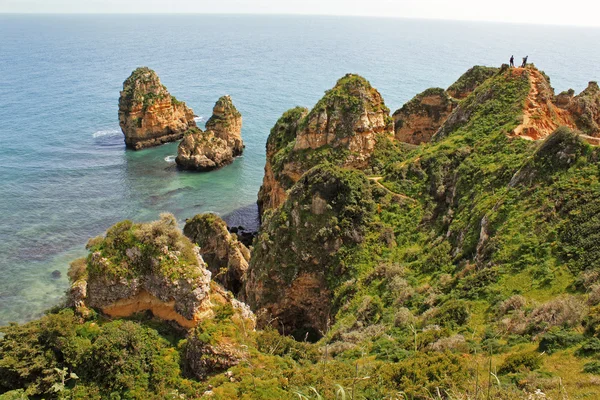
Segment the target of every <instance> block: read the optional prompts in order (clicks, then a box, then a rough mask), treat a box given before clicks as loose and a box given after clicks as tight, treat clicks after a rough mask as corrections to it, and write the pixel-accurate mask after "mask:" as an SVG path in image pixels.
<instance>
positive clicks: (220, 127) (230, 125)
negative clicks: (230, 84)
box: [175, 96, 244, 171]
mask: <svg viewBox="0 0 600 400" xmlns="http://www.w3.org/2000/svg"><path fill="white" fill-rule="evenodd" d="M243 151H244V143H243V141H242V115H241V114H240V113H239V111H238V110H237V109H236V108H235V106H234V105H233V103H232V101H231V97H229V96H223V97H221V98H220V99H219V100H218V101H217V103H216V104H215V107H214V109H213V115H212V116H211V117H210V119H209V120H208V121H207V122H206V131H202V130H200V129H199V128H192V129H190V130H188V131H187V132H185V135H184V138H183V140H182V142H181V143H180V144H179V147H178V149H177V157H176V159H175V162H176V163H177V165H178V166H179V167H180V168H183V169H189V170H196V171H210V170H213V169H217V168H220V167H223V166H225V165H227V164H231V163H232V162H233V159H234V158H235V157H237V156H239V155H240V154H242V152H243Z"/></svg>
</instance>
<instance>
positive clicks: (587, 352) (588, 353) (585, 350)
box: [575, 337, 600, 357]
mask: <svg viewBox="0 0 600 400" xmlns="http://www.w3.org/2000/svg"><path fill="white" fill-rule="evenodd" d="M575 354H577V355H578V356H583V357H593V356H595V355H600V339H598V338H596V337H593V338H591V339H588V340H587V341H586V342H585V343H583V344H582V345H581V347H580V348H579V349H578V350H577V352H576V353H575Z"/></svg>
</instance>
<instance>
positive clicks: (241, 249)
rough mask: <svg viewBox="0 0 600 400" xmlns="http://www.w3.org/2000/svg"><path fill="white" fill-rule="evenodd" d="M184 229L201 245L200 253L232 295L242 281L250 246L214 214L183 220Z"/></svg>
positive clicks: (242, 283)
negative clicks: (245, 244) (240, 239)
mask: <svg viewBox="0 0 600 400" xmlns="http://www.w3.org/2000/svg"><path fill="white" fill-rule="evenodd" d="M183 233H184V234H185V235H186V236H187V237H188V238H190V240H191V241H192V242H194V243H196V244H197V245H198V246H199V247H200V254H201V255H202V258H203V259H204V261H205V262H206V264H207V265H208V269H209V271H210V272H212V277H213V280H215V281H217V282H219V283H220V284H221V285H223V286H224V287H225V289H227V290H230V291H231V292H232V293H234V294H235V295H238V294H240V291H241V290H242V289H243V285H244V282H245V278H246V277H245V275H246V271H247V270H248V262H249V261H250V250H248V248H247V247H246V246H244V245H243V244H242V243H241V242H239V241H238V239H237V237H236V235H235V234H231V233H229V231H228V230H227V224H226V223H225V221H223V220H222V219H221V218H219V217H218V216H216V215H215V214H199V215H196V216H195V217H193V218H191V219H189V220H187V221H186V224H185V227H184V228H183Z"/></svg>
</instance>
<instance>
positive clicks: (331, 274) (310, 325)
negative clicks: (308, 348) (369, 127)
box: [245, 165, 374, 339]
mask: <svg viewBox="0 0 600 400" xmlns="http://www.w3.org/2000/svg"><path fill="white" fill-rule="evenodd" d="M373 208H374V204H373V202H372V201H371V191H370V184H369V182H368V180H367V179H366V178H365V177H364V176H363V175H362V174H361V173H359V172H356V171H352V170H346V169H341V168H337V167H334V166H331V165H320V166H317V167H315V168H313V169H311V170H310V171H308V172H307V173H306V174H304V175H303V176H302V178H301V179H300V180H299V181H298V182H297V183H296V184H295V185H294V186H293V187H292V189H291V190H290V192H289V197H288V198H287V199H286V201H285V202H284V203H283V204H282V205H281V207H279V208H278V209H276V210H275V211H274V212H273V213H269V214H267V217H266V219H265V220H264V221H263V226H262V228H261V231H260V233H259V236H258V238H257V240H256V242H255V248H254V252H253V255H252V259H251V261H250V268H249V270H248V274H247V276H248V278H247V284H246V288H245V289H246V297H247V300H248V304H249V305H251V307H252V308H253V309H254V310H256V312H257V314H258V315H259V320H260V323H261V324H262V325H263V326H264V325H266V324H268V322H269V321H273V320H276V321H278V322H277V324H281V326H284V327H285V331H286V332H288V333H292V332H293V333H294V335H295V336H296V337H298V338H300V339H302V338H303V337H304V335H306V334H309V336H310V337H311V338H313V339H314V338H315V337H319V336H321V333H320V332H323V331H324V330H325V329H326V327H327V324H328V320H331V319H333V315H332V304H331V300H332V298H333V297H332V296H333V291H334V290H335V289H336V288H337V285H338V284H339V282H340V281H341V280H343V279H344V277H345V276H348V275H349V274H350V272H349V269H352V267H351V266H350V265H347V264H346V263H345V262H344V260H343V257H344V254H345V252H347V251H348V250H349V249H352V248H354V247H355V246H358V245H359V244H360V243H362V242H363V240H364V236H363V235H364V233H365V224H366V223H367V221H368V219H369V216H370V213H371V212H372V210H373ZM277 328H280V326H277Z"/></svg>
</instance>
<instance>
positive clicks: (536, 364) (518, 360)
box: [498, 352, 542, 374]
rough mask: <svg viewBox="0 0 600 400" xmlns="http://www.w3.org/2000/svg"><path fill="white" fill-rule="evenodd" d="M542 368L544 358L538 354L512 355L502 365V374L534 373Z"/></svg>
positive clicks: (500, 371) (500, 370)
mask: <svg viewBox="0 0 600 400" xmlns="http://www.w3.org/2000/svg"><path fill="white" fill-rule="evenodd" d="M541 366H542V358H541V356H540V355H539V354H537V353H536V352H527V353H516V354H511V355H510V356H508V357H507V358H506V360H504V362H503V363H502V364H501V365H500V368H499V369H498V372H499V373H500V374H516V373H519V372H524V371H534V370H536V369H538V368H540V367H541Z"/></svg>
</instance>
